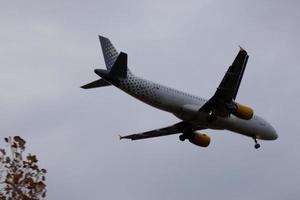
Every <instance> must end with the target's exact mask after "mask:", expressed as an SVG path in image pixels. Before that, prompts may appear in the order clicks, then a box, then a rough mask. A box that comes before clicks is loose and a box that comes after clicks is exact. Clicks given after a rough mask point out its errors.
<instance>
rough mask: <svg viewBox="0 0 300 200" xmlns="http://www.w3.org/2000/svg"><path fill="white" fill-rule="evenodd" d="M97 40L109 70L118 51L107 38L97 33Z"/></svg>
mask: <svg viewBox="0 0 300 200" xmlns="http://www.w3.org/2000/svg"><path fill="white" fill-rule="evenodd" d="M99 40H100V44H101V48H102V53H103V57H104V61H105V65H106V68H107V70H108V71H110V70H111V68H112V66H113V65H114V63H115V61H116V59H117V58H118V55H119V53H118V51H117V50H116V49H115V47H114V46H113V44H112V43H111V42H110V40H109V39H108V38H106V37H103V36H101V35H99Z"/></svg>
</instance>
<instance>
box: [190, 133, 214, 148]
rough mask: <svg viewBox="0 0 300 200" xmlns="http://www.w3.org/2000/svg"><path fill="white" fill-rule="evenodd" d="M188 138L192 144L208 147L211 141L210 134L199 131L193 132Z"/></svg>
mask: <svg viewBox="0 0 300 200" xmlns="http://www.w3.org/2000/svg"><path fill="white" fill-rule="evenodd" d="M188 139H189V141H190V142H191V143H192V144H195V145H197V146H200V147H207V146H208V145H209V143H210V137H209V136H207V135H205V134H202V133H198V132H193V133H192V134H191V135H190V137H189V138H188Z"/></svg>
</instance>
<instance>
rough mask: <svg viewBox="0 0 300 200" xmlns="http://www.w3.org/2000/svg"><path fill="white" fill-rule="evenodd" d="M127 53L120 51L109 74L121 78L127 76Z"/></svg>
mask: <svg viewBox="0 0 300 200" xmlns="http://www.w3.org/2000/svg"><path fill="white" fill-rule="evenodd" d="M127 69H128V68H127V54H126V53H123V52H121V53H120V54H119V56H118V57H117V59H116V61H115V63H114V64H113V66H112V68H111V70H110V72H109V73H110V74H111V75H113V76H118V77H121V78H126V77H127Z"/></svg>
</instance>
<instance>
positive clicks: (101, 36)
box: [98, 35, 108, 40]
mask: <svg viewBox="0 0 300 200" xmlns="http://www.w3.org/2000/svg"><path fill="white" fill-rule="evenodd" d="M98 37H99V40H107V39H108V38H107V37H105V36H103V35H98Z"/></svg>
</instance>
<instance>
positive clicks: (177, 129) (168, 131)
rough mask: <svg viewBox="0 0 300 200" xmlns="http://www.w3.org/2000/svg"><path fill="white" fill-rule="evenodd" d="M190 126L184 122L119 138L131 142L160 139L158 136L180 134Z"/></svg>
mask: <svg viewBox="0 0 300 200" xmlns="http://www.w3.org/2000/svg"><path fill="white" fill-rule="evenodd" d="M188 126H191V125H190V124H188V123H186V122H179V123H177V124H174V125H172V126H168V127H165V128H160V129H155V130H151V131H147V132H143V133H137V134H132V135H126V136H120V139H131V140H140V139H146V138H152V137H160V136H166V135H173V134H177V133H182V132H183V130H184V129H185V128H186V127H188Z"/></svg>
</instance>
